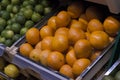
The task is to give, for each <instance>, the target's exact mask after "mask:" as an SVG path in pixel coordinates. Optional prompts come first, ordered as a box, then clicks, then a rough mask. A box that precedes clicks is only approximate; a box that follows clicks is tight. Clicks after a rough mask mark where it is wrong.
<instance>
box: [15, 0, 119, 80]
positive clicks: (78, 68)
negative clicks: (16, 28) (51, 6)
mask: <svg viewBox="0 0 120 80" xmlns="http://www.w3.org/2000/svg"><path fill="white" fill-rule="evenodd" d="M102 7H103V6H102ZM105 9H107V8H105ZM104 11H105V12H102V11H100V7H96V6H91V5H89V6H87V5H86V4H85V3H84V2H81V1H77V2H72V3H71V4H69V5H68V6H67V8H66V9H63V10H60V11H59V12H57V13H56V14H55V15H53V16H52V17H50V18H49V19H48V20H46V23H43V25H41V26H39V28H36V27H33V28H30V29H29V30H28V31H27V32H26V34H25V36H24V39H23V40H22V41H21V42H20V43H18V44H16V45H14V46H15V47H17V48H18V49H17V51H16V53H18V54H15V55H17V56H21V57H22V58H21V60H23V58H24V60H25V63H26V62H28V63H29V66H28V67H30V69H32V70H33V71H36V72H37V73H38V74H39V75H42V77H43V79H49V80H53V79H56V80H68V79H78V80H80V78H81V77H86V75H91V77H89V78H87V79H88V80H90V79H92V77H93V76H94V75H95V74H96V73H97V71H98V70H100V68H101V67H102V66H103V65H104V64H106V62H107V61H108V60H109V58H110V55H111V50H112V46H113V44H114V41H115V37H116V36H117V33H118V31H119V29H120V23H119V21H118V19H117V18H116V17H114V16H112V14H111V15H110V14H109V15H108V14H106V12H107V13H108V12H109V11H107V10H104ZM105 15H107V16H105ZM103 60H104V61H103ZM15 61H16V63H17V62H18V61H17V59H16V60H15ZM99 62H102V63H101V64H99ZM19 63H20V61H19ZM23 64H24V63H20V64H18V65H23ZM24 65H25V64H24ZM96 66H98V68H97V69H96V70H95V71H93V70H92V68H93V67H96ZM89 72H91V73H92V74H87V73H89ZM33 74H34V73H33ZM47 75H48V76H47ZM87 79H85V78H84V80H87Z"/></svg>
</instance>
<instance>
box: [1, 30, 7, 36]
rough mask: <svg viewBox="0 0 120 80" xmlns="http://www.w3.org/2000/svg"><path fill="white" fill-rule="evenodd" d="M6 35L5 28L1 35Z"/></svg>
mask: <svg viewBox="0 0 120 80" xmlns="http://www.w3.org/2000/svg"><path fill="white" fill-rule="evenodd" d="M5 35H6V29H4V30H3V31H2V32H1V37H5Z"/></svg>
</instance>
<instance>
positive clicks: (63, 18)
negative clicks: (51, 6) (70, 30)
mask: <svg viewBox="0 0 120 80" xmlns="http://www.w3.org/2000/svg"><path fill="white" fill-rule="evenodd" d="M70 21H71V17H70V15H69V14H68V13H67V12H66V11H60V12H59V13H58V14H57V16H56V25H57V26H58V27H66V26H68V24H69V23H70Z"/></svg>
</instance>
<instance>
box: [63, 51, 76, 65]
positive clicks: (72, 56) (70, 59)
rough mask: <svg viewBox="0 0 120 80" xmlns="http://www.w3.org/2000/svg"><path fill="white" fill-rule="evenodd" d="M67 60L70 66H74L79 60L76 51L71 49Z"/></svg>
mask: <svg viewBox="0 0 120 80" xmlns="http://www.w3.org/2000/svg"><path fill="white" fill-rule="evenodd" d="M65 59H66V62H67V64H69V65H70V66H72V65H73V63H74V62H75V61H76V60H77V58H76V55H75V52H74V49H71V50H69V51H68V52H67V54H66V56H65Z"/></svg>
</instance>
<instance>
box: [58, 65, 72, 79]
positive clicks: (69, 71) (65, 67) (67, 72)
mask: <svg viewBox="0 0 120 80" xmlns="http://www.w3.org/2000/svg"><path fill="white" fill-rule="evenodd" d="M59 72H60V73H61V74H63V75H65V76H67V77H69V78H74V75H73V72H72V67H71V66H70V65H68V64H65V65H63V66H62V67H61V68H60V70H59Z"/></svg>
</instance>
